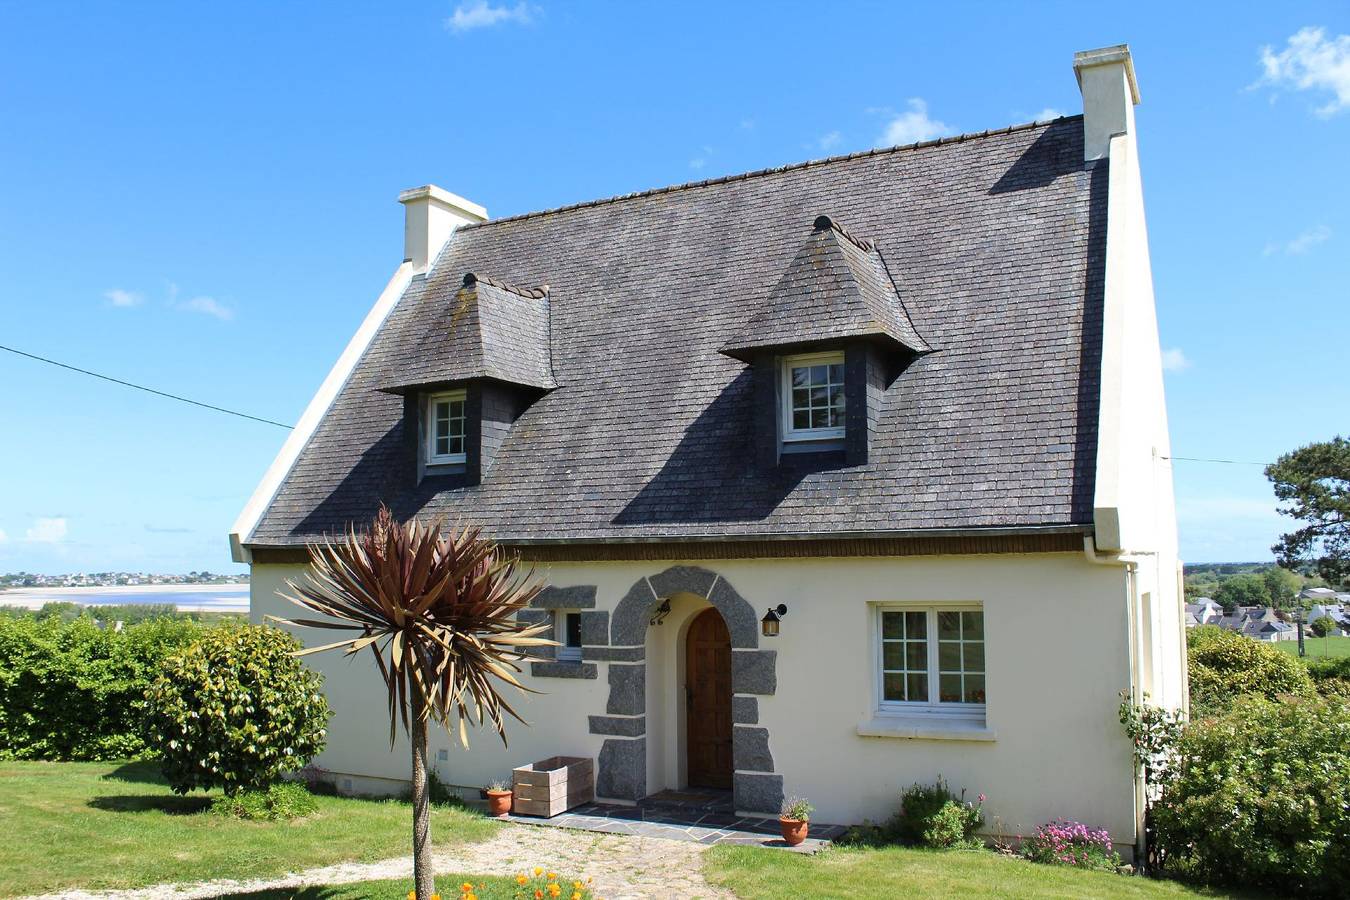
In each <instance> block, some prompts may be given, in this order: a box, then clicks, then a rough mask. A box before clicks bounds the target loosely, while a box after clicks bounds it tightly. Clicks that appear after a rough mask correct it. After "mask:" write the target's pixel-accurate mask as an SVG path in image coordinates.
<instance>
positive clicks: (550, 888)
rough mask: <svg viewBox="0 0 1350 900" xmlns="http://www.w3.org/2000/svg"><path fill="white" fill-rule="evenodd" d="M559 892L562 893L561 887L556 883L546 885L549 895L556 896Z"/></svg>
mask: <svg viewBox="0 0 1350 900" xmlns="http://www.w3.org/2000/svg"><path fill="white" fill-rule="evenodd" d="M561 893H562V888H560V887H558V885H557V884H556V883H555V884H550V885H549V886H548V895H549V896H550V897H556V896H558V895H559V894H561Z"/></svg>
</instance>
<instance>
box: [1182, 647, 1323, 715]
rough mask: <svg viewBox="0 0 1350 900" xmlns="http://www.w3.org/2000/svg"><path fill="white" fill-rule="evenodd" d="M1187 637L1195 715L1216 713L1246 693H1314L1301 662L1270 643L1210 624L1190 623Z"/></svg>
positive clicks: (1265, 694)
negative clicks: (1201, 625)
mask: <svg viewBox="0 0 1350 900" xmlns="http://www.w3.org/2000/svg"><path fill="white" fill-rule="evenodd" d="M1186 641H1187V646H1188V648H1189V655H1190V680H1191V711H1192V713H1193V714H1195V715H1209V714H1211V713H1217V712H1219V711H1221V710H1222V709H1223V708H1224V707H1225V706H1227V705H1228V703H1229V702H1230V701H1231V700H1232V699H1233V698H1235V697H1241V696H1245V695H1248V694H1259V695H1262V696H1265V697H1270V698H1274V697H1276V696H1279V695H1280V694H1295V695H1299V696H1308V695H1310V694H1312V692H1313V687H1312V681H1311V679H1309V678H1308V673H1307V671H1306V670H1305V669H1304V667H1303V664H1302V663H1300V662H1299V661H1298V660H1297V659H1296V658H1294V657H1293V656H1290V655H1289V654H1287V653H1283V652H1281V651H1280V650H1278V649H1276V648H1275V647H1272V646H1270V645H1269V644H1263V643H1261V642H1260V641H1254V640H1252V639H1251V638H1248V637H1243V636H1242V635H1240V634H1237V633H1236V632H1232V631H1224V630H1223V629H1221V628H1215V627H1213V626H1204V627H1202V628H1192V629H1191V630H1190V632H1189V634H1187V636H1186Z"/></svg>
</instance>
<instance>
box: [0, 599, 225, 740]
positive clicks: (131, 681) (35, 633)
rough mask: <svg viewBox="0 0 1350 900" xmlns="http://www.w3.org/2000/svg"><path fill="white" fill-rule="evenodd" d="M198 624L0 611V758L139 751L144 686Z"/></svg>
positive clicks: (198, 628)
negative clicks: (115, 626) (102, 622)
mask: <svg viewBox="0 0 1350 900" xmlns="http://www.w3.org/2000/svg"><path fill="white" fill-rule="evenodd" d="M203 631H204V628H203V626H201V625H199V624H197V623H194V622H189V621H175V620H169V619H158V620H155V621H152V622H145V623H142V624H139V625H132V626H129V627H126V628H123V629H122V630H121V631H114V630H112V629H110V628H100V627H99V626H98V625H97V624H96V623H95V621H94V619H93V618H92V617H91V616H88V615H85V616H80V617H78V618H75V619H72V620H69V621H65V620H63V619H62V618H61V617H60V616H49V617H47V618H43V619H39V618H37V617H36V616H32V615H26V616H17V617H8V616H0V758H8V759H49V760H106V759H122V758H126V757H135V756H139V755H142V754H144V753H145V752H146V751H147V746H146V742H145V735H144V730H143V728H142V719H143V715H144V695H145V690H146V688H147V687H148V686H149V684H150V682H151V681H153V680H154V678H155V677H156V676H157V675H158V673H159V667H160V665H161V663H162V661H163V660H164V659H165V657H167V656H169V655H171V654H173V653H176V652H178V651H180V650H182V649H183V648H184V647H186V646H188V645H189V644H191V643H192V642H193V641H194V640H196V639H197V638H198V637H199V636H200V635H201V634H202V633H203Z"/></svg>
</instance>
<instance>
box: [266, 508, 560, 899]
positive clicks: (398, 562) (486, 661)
mask: <svg viewBox="0 0 1350 900" xmlns="http://www.w3.org/2000/svg"><path fill="white" fill-rule="evenodd" d="M518 565H519V561H518V559H517V558H516V557H514V556H507V555H506V554H504V553H503V552H502V551H501V550H500V549H499V548H498V547H497V545H496V544H495V543H493V542H492V541H490V540H488V539H487V538H485V537H484V536H483V534H482V532H481V531H479V530H478V529H477V528H465V529H463V530H460V531H454V530H452V531H450V532H449V533H448V534H446V535H444V536H442V534H441V526H440V525H439V524H435V525H430V526H428V525H424V524H422V523H420V522H418V521H417V520H416V519H411V520H409V521H407V522H404V523H401V524H400V523H399V522H397V521H395V520H394V517H393V516H392V515H391V514H390V512H389V510H388V509H387V508H385V507H383V506H381V507H380V511H379V513H378V514H377V515H376V517H375V520H374V521H373V522H372V523H371V526H370V528H369V529H368V530H366V531H364V532H361V533H358V532H357V531H356V530H355V529H354V528H353V529H349V530H348V532H347V533H346V534H345V535H343V537H342V538H341V539H338V540H324V541H323V542H322V543H319V544H315V545H312V546H311V548H310V567H309V569H308V571H307V572H306V575H305V577H304V578H303V579H302V580H301V581H299V582H296V581H288V582H287V586H288V587H289V588H290V589H291V590H292V591H294V595H285V596H286V597H287V599H288V600H290V601H292V602H293V603H296V604H298V605H299V606H302V607H304V608H306V609H310V610H313V611H314V612H317V613H320V614H322V615H324V616H327V617H328V618H326V619H322V620H314V619H294V620H288V619H278V620H277V621H280V622H284V623H285V624H288V625H300V626H306V627H312V628H327V629H334V630H338V631H353V632H357V634H356V636H355V637H349V638H345V639H343V640H341V641H337V642H335V643H332V644H325V645H323V646H319V647H311V648H309V649H306V650H302V651H299V652H298V653H297V655H301V656H303V655H306V654H310V653H319V652H322V651H325V650H332V649H335V648H342V649H343V650H344V651H345V654H346V655H347V656H353V655H355V654H357V653H359V652H360V651H361V650H364V649H369V650H370V652H371V655H372V656H374V658H375V666H376V669H377V671H378V672H379V673H380V677H381V678H382V679H383V680H384V683H385V687H386V688H387V689H388V692H389V745H390V749H392V748H393V745H394V738H395V736H396V735H397V730H398V722H399V721H400V720H401V721H402V723H403V728H404V730H405V731H407V732H408V733H409V737H410V742H411V744H412V799H413V873H414V882H415V887H416V896H417V900H430V898H431V896H432V894H433V893H434V892H435V885H434V882H433V873H432V868H431V853H430V850H431V828H430V824H431V823H430V816H429V810H428V808H427V768H426V758H427V723H428V721H429V720H435V721H436V722H437V723H438V724H440V725H441V726H443V727H445V728H446V729H447V730H450V727H451V722H452V720H454V723H455V724H456V726H457V731H458V734H459V740H460V743H461V744H463V745H464V746H465V747H467V746H468V742H469V737H468V726H469V725H470V724H473V725H475V726H481V725H483V724H484V723H490V724H491V725H492V727H493V729H494V730H495V731H496V732H497V735H498V736H499V737H500V738H501V740H502V744H503V745H505V744H506V723H505V718H504V716H507V715H509V716H511V717H512V718H514V719H516V720H518V721H521V722H524V719H522V718H521V717H520V714H519V713H517V712H516V711H515V710H514V709H512V708H511V705H510V704H509V703H507V702H506V700H505V699H503V697H502V695H501V688H502V684H509V685H511V686H513V687H516V688H520V689H521V690H528V689H527V688H525V687H524V686H523V685H522V684H521V683H520V682H519V681H518V680H516V678H515V675H514V674H513V673H518V672H520V671H521V665H520V660H521V659H522V657H523V655H524V653H523V648H526V647H533V646H544V645H552V644H553V643H554V642H553V641H550V640H547V639H545V638H540V637H536V636H535V635H537V634H539V633H540V632H541V631H543V630H545V629H546V628H547V627H548V626H547V624H535V625H529V624H527V623H523V622H519V621H517V618H516V613H517V612H519V611H520V610H521V609H524V608H525V607H527V606H529V604H530V601H531V600H533V599H534V598H535V596H536V595H538V593H539V591H540V590H541V589H542V587H543V585H542V583H539V582H537V581H535V579H534V578H533V576H532V574H527V575H524V576H522V575H520V573H519V572H518Z"/></svg>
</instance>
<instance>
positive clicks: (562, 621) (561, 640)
mask: <svg viewBox="0 0 1350 900" xmlns="http://www.w3.org/2000/svg"><path fill="white" fill-rule="evenodd" d="M568 616H576V617H577V628H578V636H577V643H576V646H572V645H570V644H568V643H567V617H568ZM580 627H581V611H580V610H576V609H555V610H554V611H553V634H554V640H556V641H557V642H558V646H557V647H556V648H555V651H556V652H555V653H554V657H555V658H556V659H557V660H558V661H559V662H581V637H580Z"/></svg>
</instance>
